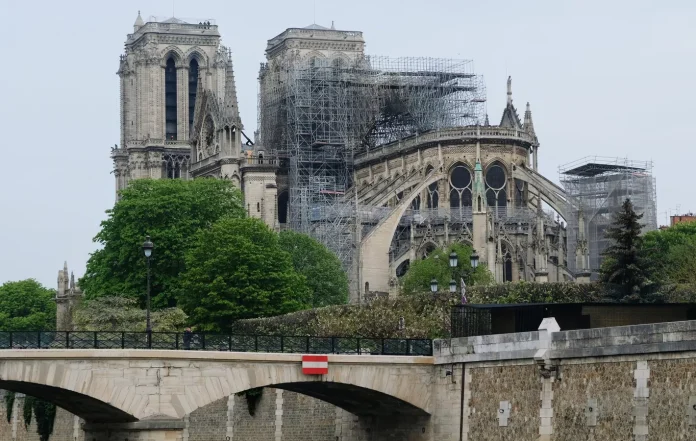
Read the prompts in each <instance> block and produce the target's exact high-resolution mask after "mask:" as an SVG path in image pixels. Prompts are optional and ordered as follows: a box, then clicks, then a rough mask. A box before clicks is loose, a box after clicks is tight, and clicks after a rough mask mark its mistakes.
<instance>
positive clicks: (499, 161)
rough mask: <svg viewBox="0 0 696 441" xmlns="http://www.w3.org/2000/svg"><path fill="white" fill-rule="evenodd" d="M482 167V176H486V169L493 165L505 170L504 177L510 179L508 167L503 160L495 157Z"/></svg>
mask: <svg viewBox="0 0 696 441" xmlns="http://www.w3.org/2000/svg"><path fill="white" fill-rule="evenodd" d="M482 165H483V175H484V176H486V172H488V169H489V168H490V167H492V166H494V165H499V166H500V167H502V169H503V170H505V176H506V178H509V177H510V167H508V166H507V164H506V162H505V160H504V159H502V158H499V157H497V156H494V157H493V158H492V159H491V160H490V161H486V164H485V165H484V164H482Z"/></svg>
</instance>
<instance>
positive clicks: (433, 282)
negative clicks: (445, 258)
mask: <svg viewBox="0 0 696 441" xmlns="http://www.w3.org/2000/svg"><path fill="white" fill-rule="evenodd" d="M430 291H432V292H433V293H436V292H437V279H433V280H431V281H430Z"/></svg>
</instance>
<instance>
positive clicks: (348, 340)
mask: <svg viewBox="0 0 696 441" xmlns="http://www.w3.org/2000/svg"><path fill="white" fill-rule="evenodd" d="M432 346H433V345H432V340H426V339H407V338H405V339H398V338H396V339H392V338H357V337H307V336H285V335H278V336H268V335H231V334H208V333H198V332H194V333H191V334H189V335H186V334H184V333H179V332H151V333H147V332H115V331H100V332H93V331H69V332H61V331H0V350H1V349H163V350H192V351H224V352H271V353H290V354H293V353H294V354H355V355H426V356H429V355H432V353H433V347H432Z"/></svg>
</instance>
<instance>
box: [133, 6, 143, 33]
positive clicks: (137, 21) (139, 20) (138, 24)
mask: <svg viewBox="0 0 696 441" xmlns="http://www.w3.org/2000/svg"><path fill="white" fill-rule="evenodd" d="M143 26H145V22H144V21H143V18H142V17H141V16H140V11H138V18H136V19H135V24H133V32H137V31H138V29H140V28H141V27H143Z"/></svg>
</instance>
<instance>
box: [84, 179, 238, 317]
mask: <svg viewBox="0 0 696 441" xmlns="http://www.w3.org/2000/svg"><path fill="white" fill-rule="evenodd" d="M120 194H121V199H120V200H119V201H118V202H117V203H116V205H115V206H114V208H113V209H112V210H109V211H107V214H108V218H107V219H106V220H105V221H103V222H102V224H101V231H100V232H99V233H98V234H97V236H96V237H95V238H94V241H95V242H97V243H99V244H101V245H102V246H103V248H102V249H100V250H98V251H96V252H94V253H93V254H92V255H91V256H90V258H89V261H88V262H87V270H86V273H85V275H84V277H83V278H82V279H81V280H80V287H81V288H82V289H83V291H84V292H85V295H86V297H87V298H88V299H94V298H97V297H102V296H114V295H116V296H122V297H129V298H134V299H137V300H138V302H139V303H140V305H141V306H144V305H145V296H146V283H147V282H146V280H147V279H146V260H145V257H144V255H143V251H142V249H141V245H142V243H143V242H144V240H145V236H146V235H150V237H151V238H152V241H153V242H154V244H155V250H154V253H153V256H152V259H151V264H152V306H153V308H154V309H157V308H163V307H172V306H175V304H176V293H177V290H178V289H179V276H180V274H181V273H182V272H183V271H184V269H185V262H184V256H185V254H186V252H187V251H188V250H189V248H190V247H191V243H192V241H193V238H194V236H195V234H196V232H197V231H198V230H199V229H202V228H209V227H210V226H211V225H212V224H213V223H215V222H216V221H217V220H218V219H220V218H222V217H223V216H236V217H243V216H244V209H243V203H242V195H241V193H240V191H239V190H237V189H236V188H234V187H233V185H232V183H231V182H229V181H224V180H220V179H195V180H192V181H183V180H180V179H161V180H150V179H139V180H136V181H134V182H131V183H130V185H129V186H128V187H127V188H126V189H124V190H122V191H121V193H120Z"/></svg>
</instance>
